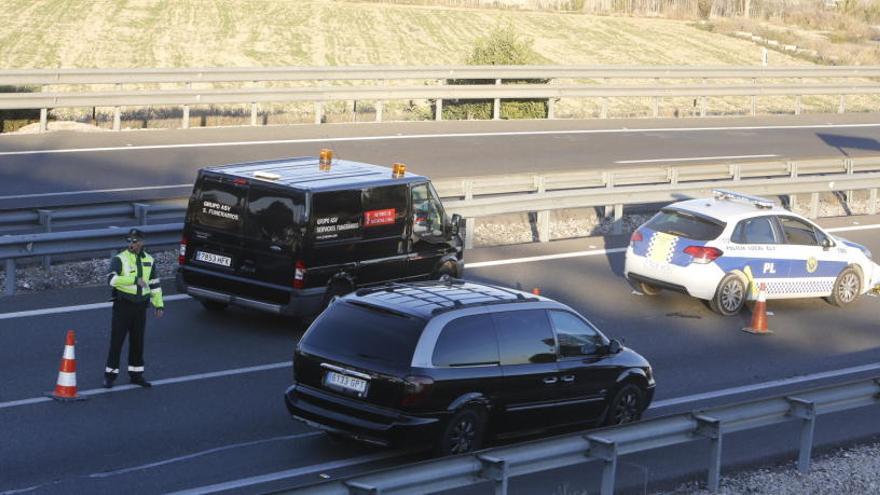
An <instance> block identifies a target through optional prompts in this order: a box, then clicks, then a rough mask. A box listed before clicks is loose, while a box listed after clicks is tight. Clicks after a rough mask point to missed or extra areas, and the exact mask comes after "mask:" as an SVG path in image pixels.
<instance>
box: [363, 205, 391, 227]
mask: <svg viewBox="0 0 880 495" xmlns="http://www.w3.org/2000/svg"><path fill="white" fill-rule="evenodd" d="M396 216H397V210H396V209H395V208H387V209H384V210H370V211H365V212H364V227H377V226H379V225H389V224H392V223H394V218H395V217H396Z"/></svg>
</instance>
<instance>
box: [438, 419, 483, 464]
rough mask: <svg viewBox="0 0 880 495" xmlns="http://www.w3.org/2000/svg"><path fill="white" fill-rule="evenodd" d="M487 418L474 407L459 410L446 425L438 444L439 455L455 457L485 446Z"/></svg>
mask: <svg viewBox="0 0 880 495" xmlns="http://www.w3.org/2000/svg"><path fill="white" fill-rule="evenodd" d="M485 422H486V419H485V416H484V415H483V414H482V413H481V412H480V411H479V410H478V409H475V408H473V407H466V408H464V409H461V410H459V411H458V412H457V413H455V414H454V415H453V416H452V417H451V418H449V422H448V423H446V427H445V428H444V429H443V433H442V435H441V437H440V439H439V442H438V443H437V448H436V453H437V454H439V455H455V454H463V453H465V452H472V451H474V450H477V449H479V448H480V447H481V446H482V444H483V431H484V429H485Z"/></svg>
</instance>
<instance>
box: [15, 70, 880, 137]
mask: <svg viewBox="0 0 880 495" xmlns="http://www.w3.org/2000/svg"><path fill="white" fill-rule="evenodd" d="M878 76H880V67H878V66H870V67H774V68H769V67H764V66H759V67H755V66H728V67H724V66H713V67H688V66H656V67H651V66H641V67H634V66H629V67H627V66H623V67H620V66H455V65H453V66H423V67H401V66H364V67H336V68H314V67H277V68H243V69H221V68H203V69H128V70H115V69H110V70H97V69H96V70H83V69H57V70H52V69H48V70H10V71H3V72H2V73H0V84H7V85H10V86H16V85H18V86H27V85H40V86H41V87H42V88H41V89H42V91H41V92H38V93H2V94H0V109H9V110H11V109H40V128H41V130H45V129H46V126H47V119H48V117H47V115H48V113H47V112H48V109H51V108H65V107H113V108H114V119H113V128H114V129H115V130H119V129H120V128H121V124H120V122H121V110H120V108H121V107H123V106H148V105H181V106H182V107H183V118H182V127H184V128H186V127H188V126H189V107H190V106H191V105H204V104H241V103H244V104H247V103H249V104H251V125H257V123H258V120H259V119H258V118H257V116H258V113H259V108H258V104H259V103H265V102H292V101H310V102H314V103H315V123H318V124H319V123H321V122H322V120H323V107H322V105H323V103H324V102H328V101H347V100H354V101H358V100H376V101H377V102H378V103H377V106H376V121H382V114H383V111H382V109H383V104H384V101H386V100H402V99H431V100H434V101H435V102H436V104H435V116H434V118H435V119H436V120H441V119H442V111H443V100H447V99H465V100H466V99H492V100H494V108H493V119H499V118H500V107H501V104H500V100H501V99H507V98H543V99H547V100H548V102H549V107H548V114H549V115H548V118H554V105H553V104H554V101H555V100H556V99H558V98H601V99H603V105H602V116H603V117H604V116H606V115H607V107H606V104H607V103H606V102H605V100H604V99H605V98H611V97H650V98H652V99H653V114H654V116H657V115H658V112H659V99H660V98H664V97H698V98H699V102H700V108H699V110H700V116H705V115H706V98H707V97H711V96H750V97H752V105H751V113H752V114H753V115H754V114H755V113H756V112H757V104H756V98H757V97H758V96H777V95H784V96H795V97H797V100H796V102H795V113H796V114H800V113H801V96H804V95H839V97H840V102H839V105H838V112H840V113H843V112H844V111H845V99H844V97H845V95H858V94H876V93H878V92H880V87H878V86H877V84H874V83H871V82H864V81H862V82H850V83H846V84H844V83H840V82H837V83H833V84H804V83H803V82H802V83H801V84H790V83H787V84H766V83H761V84H758V80H759V79H768V78H773V79H780V78H783V79H784V78H812V79H826V80H827V79H859V80H864V79H867V78H873V77H878ZM530 79H531V80H559V79H572V80H601V81H606V80H613V79H633V80H638V79H650V80H652V82H653V84H651V85H639V86H620V85H617V86H601V85H600V86H597V85H595V84H583V83H581V84H574V85H572V84H568V85H556V84H506V85H505V84H502V82H503V81H505V80H530ZM661 79H702V80H703V81H704V83H703V84H701V85H679V84H676V85H672V86H670V85H667V86H662V85H660V84H658V82H659V80H661ZM710 79H718V80H728V79H746V80H749V83H748V84H740V85H729V84H728V85H711V84H705V82H706V81H708V80H710ZM333 80H337V81H338V80H344V81H349V82H355V83H356V84H358V85H357V86H329V85H323V86H321V85H320V84H322V83H320V81H333ZM389 80H395V81H409V80H422V81H425V80H427V81H436V82H439V84H429V85H426V84H421V85H414V86H413V85H411V86H391V85H383V84H375V83H376V82H380V83H381V82H383V81H389ZM446 80H489V81H495V83H496V84H495V85H457V84H453V85H447V84H443V83H444V82H445V81H446ZM279 81H314V82H318V83H317V84H318V85H317V86H316V85H309V86H307V87H294V88H290V87H287V88H264V89H254V88H246V89H242V88H238V89H191V87H192V85H193V84H194V83H208V84H211V83H220V82H226V83H228V82H242V83H244V82H248V83H255V82H279ZM361 81H367V84H366V85H363V84H362V83H361ZM150 83H154V84H155V83H178V84H183V85H184V86H185V88H183V89H174V90H163V91H147V90H138V91H131V90H128V91H123V90H121V86H122V85H123V84H141V85H143V84H150ZM82 84H116V85H117V87H118V88H119V90H117V91H104V92H57V91H56V92H47V91H46V89H47V88H48V87H54V86H59V85H82Z"/></svg>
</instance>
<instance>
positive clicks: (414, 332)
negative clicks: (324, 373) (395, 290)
mask: <svg viewBox="0 0 880 495" xmlns="http://www.w3.org/2000/svg"><path fill="white" fill-rule="evenodd" d="M424 328H425V321H424V320H422V319H421V318H417V317H414V316H410V315H406V314H403V313H397V312H394V311H389V310H384V309H382V308H376V307H373V306H369V305H366V304H359V303H351V302H346V301H339V302H336V303H334V304H332V305H330V307H328V308H327V309H326V310H325V311H324V312H323V313H322V314H321V316H320V317H318V319H317V320H315V323H314V324H313V325H312V327H311V328H309V331H308V332H307V333H306V334H305V335H304V336H303V340H302V345H303V346H304V347H306V348H314V349H319V350H323V351H329V352H330V353H332V355H333V356H348V357H353V358H357V359H365V360H370V361H378V362H381V363H384V364H387V365H392V366H409V364H410V363H411V362H412V356H413V353H414V352H415V348H416V343H418V341H419V337H420V336H421V335H422V330H423V329H424Z"/></svg>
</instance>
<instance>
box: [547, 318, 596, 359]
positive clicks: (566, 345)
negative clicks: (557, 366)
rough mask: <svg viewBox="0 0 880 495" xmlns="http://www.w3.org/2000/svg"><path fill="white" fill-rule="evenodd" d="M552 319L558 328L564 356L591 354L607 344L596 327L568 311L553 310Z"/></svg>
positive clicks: (560, 350)
mask: <svg viewBox="0 0 880 495" xmlns="http://www.w3.org/2000/svg"><path fill="white" fill-rule="evenodd" d="M550 320H551V321H552V322H553V328H555V329H556V337H557V338H558V339H559V355H560V356H562V357H576V356H589V355H590V354H595V353H596V351H598V350H599V347H601V346H602V345H604V344H605V341H604V339H603V338H602V336H601V335H600V334H599V332H598V331H597V330H596V329H595V328H593V327H592V326H591V325H590V324H589V323H587V322H585V321H584V320H582V319H580V318H578V317H577V316H575V315H573V314H571V313H569V312H568V311H557V310H551V311H550Z"/></svg>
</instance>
